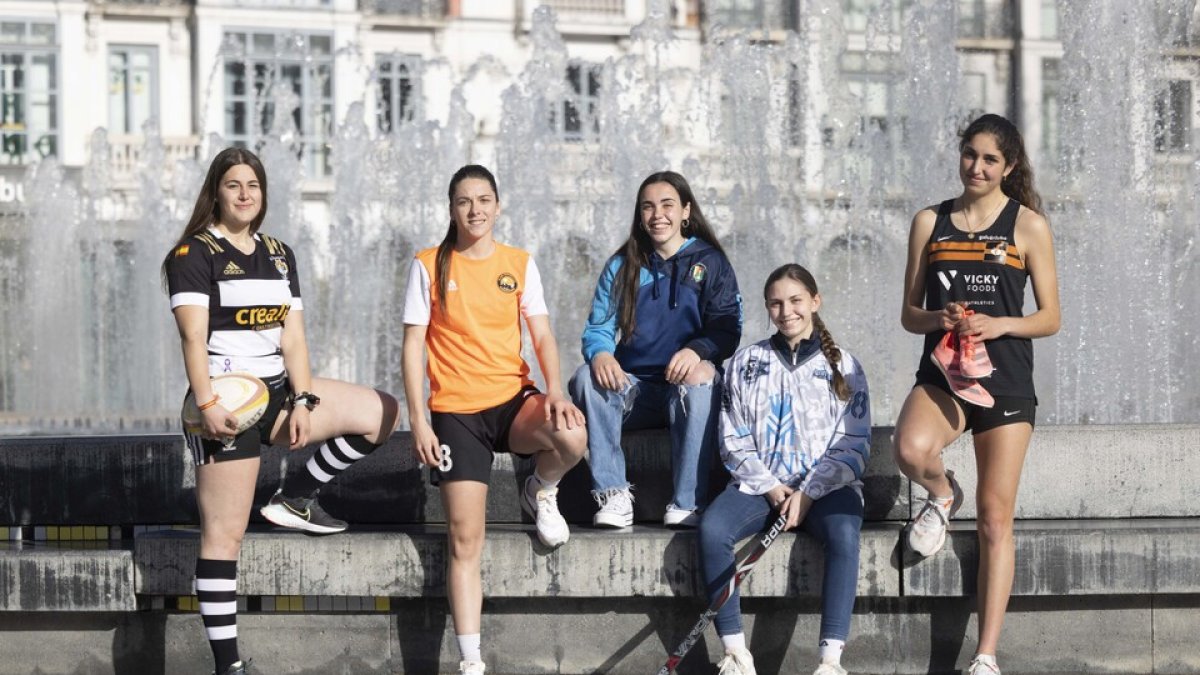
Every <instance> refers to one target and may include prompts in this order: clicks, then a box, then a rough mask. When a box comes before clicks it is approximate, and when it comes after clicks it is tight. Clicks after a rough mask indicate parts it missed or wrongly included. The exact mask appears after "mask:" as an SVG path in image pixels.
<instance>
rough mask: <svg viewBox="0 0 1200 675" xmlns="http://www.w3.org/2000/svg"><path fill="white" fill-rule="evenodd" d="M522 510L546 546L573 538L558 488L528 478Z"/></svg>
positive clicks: (554, 545) (559, 543)
mask: <svg viewBox="0 0 1200 675" xmlns="http://www.w3.org/2000/svg"><path fill="white" fill-rule="evenodd" d="M521 508H522V509H523V510H524V511H525V513H528V514H529V516H530V517H531V518H533V522H534V524H535V525H536V526H537V535H538V539H539V540H541V542H542V543H543V544H545V545H546V546H548V547H550V548H558V547H559V546H562V545H563V544H565V543H567V540H568V539H570V538H571V529H570V528H569V527H567V521H566V519H565V518H563V517H562V514H561V513H559V512H558V488H556V487H552V488H542V489H540V490H538V489H537V479H535V478H534V477H533V476H530V477H529V478H526V479H525V489H524V490H521ZM480 672H482V671H480Z"/></svg>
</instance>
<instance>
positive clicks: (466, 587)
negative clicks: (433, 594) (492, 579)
mask: <svg viewBox="0 0 1200 675" xmlns="http://www.w3.org/2000/svg"><path fill="white" fill-rule="evenodd" d="M441 489H442V504H443V506H444V508H445V509H446V525H447V528H448V532H447V535H446V539H447V545H448V551H447V553H448V563H447V567H448V570H447V574H446V592H447V595H448V596H449V599H450V615H451V616H452V617H453V618H454V632H455V633H456V634H458V635H471V634H474V633H478V632H479V624H480V615H481V614H482V613H483V580H482V577H481V572H480V564H479V561H480V559H481V558H482V557H483V541H484V529H485V519H486V517H487V493H488V486H487V484H486V483H480V482H477V481H473V480H455V481H446V482H443V483H442V486H441Z"/></svg>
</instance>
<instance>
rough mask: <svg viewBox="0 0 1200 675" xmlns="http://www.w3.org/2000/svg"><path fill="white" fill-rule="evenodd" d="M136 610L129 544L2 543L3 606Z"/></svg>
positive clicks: (0, 581) (40, 609) (29, 609)
mask: <svg viewBox="0 0 1200 675" xmlns="http://www.w3.org/2000/svg"><path fill="white" fill-rule="evenodd" d="M135 609H137V599H136V598H135V597H134V567H133V551H132V550H130V549H129V547H127V546H126V547H120V546H119V545H118V546H116V547H110V545H109V544H108V543H107V542H97V543H96V544H94V545H89V544H74V545H64V544H44V543H39V544H28V543H22V542H11V543H0V611H19V612H50V611H68V612H107V611H122V612H129V611H133V610H135Z"/></svg>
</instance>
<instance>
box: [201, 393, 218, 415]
mask: <svg viewBox="0 0 1200 675" xmlns="http://www.w3.org/2000/svg"><path fill="white" fill-rule="evenodd" d="M220 400H221V396H220V395H219V394H213V398H212V400H211V401H209V402H208V403H205V404H204V405H200V406H196V407H197V408H198V409H199V410H200V411H201V412H203V411H205V410H208V409H209V408H211V407H213V406H214V405H216V404H217V401H220Z"/></svg>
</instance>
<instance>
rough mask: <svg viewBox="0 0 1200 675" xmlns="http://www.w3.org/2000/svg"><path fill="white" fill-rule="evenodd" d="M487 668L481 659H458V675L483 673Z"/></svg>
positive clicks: (481, 674)
mask: <svg viewBox="0 0 1200 675" xmlns="http://www.w3.org/2000/svg"><path fill="white" fill-rule="evenodd" d="M485 670H487V666H486V665H484V663H483V661H459V662H458V672H459V675H483V671H485Z"/></svg>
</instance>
